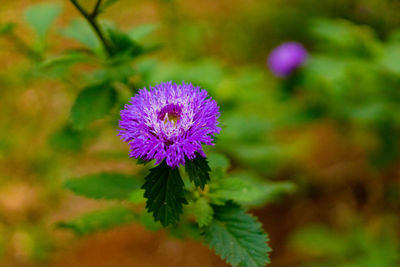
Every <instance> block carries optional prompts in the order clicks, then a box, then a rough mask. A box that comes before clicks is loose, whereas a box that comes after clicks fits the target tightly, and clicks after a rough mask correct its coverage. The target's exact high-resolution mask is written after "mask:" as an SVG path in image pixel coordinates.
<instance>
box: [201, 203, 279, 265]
mask: <svg viewBox="0 0 400 267" xmlns="http://www.w3.org/2000/svg"><path fill="white" fill-rule="evenodd" d="M214 214H215V215H214V220H213V222H212V223H211V224H210V225H209V226H208V227H207V228H206V229H205V231H204V241H205V243H207V244H208V246H209V247H210V248H212V249H214V250H215V252H216V254H218V255H219V256H221V258H222V259H224V260H226V262H227V263H229V264H231V265H232V266H240V267H261V266H265V265H266V264H267V263H269V257H268V252H270V251H271V248H270V247H269V246H268V245H267V241H268V238H267V235H266V234H265V233H264V232H263V230H262V227H261V224H260V223H259V222H258V221H257V219H256V218H255V217H253V216H252V215H250V214H247V213H246V212H245V210H243V209H242V208H240V207H239V206H237V205H235V204H233V203H227V204H226V205H224V206H214Z"/></svg>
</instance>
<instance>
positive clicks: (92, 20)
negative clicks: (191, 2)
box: [70, 0, 112, 56]
mask: <svg viewBox="0 0 400 267" xmlns="http://www.w3.org/2000/svg"><path fill="white" fill-rule="evenodd" d="M70 2H71V3H72V4H73V5H74V6H75V7H76V9H78V11H79V12H80V13H81V14H82V16H83V17H84V18H85V19H86V20H87V21H88V23H89V24H90V26H91V27H92V28H93V30H94V31H95V33H96V34H97V36H98V37H99V39H100V41H101V42H102V44H103V47H104V49H105V50H106V52H107V54H108V55H109V56H112V50H111V46H110V44H109V43H108V41H107V40H106V38H105V37H104V34H103V33H102V31H101V29H100V26H99V24H98V23H97V20H96V16H97V14H98V10H99V7H100V4H101V0H97V2H96V6H95V7H94V9H93V12H92V13H91V14H89V13H88V12H87V11H86V10H85V9H84V8H83V7H82V6H81V5H80V4H79V3H78V1H77V0H70Z"/></svg>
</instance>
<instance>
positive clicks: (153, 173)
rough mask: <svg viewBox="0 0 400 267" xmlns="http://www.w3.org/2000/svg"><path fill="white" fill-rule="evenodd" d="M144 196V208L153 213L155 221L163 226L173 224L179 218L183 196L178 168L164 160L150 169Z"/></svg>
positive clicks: (184, 202) (182, 186) (146, 178)
mask: <svg viewBox="0 0 400 267" xmlns="http://www.w3.org/2000/svg"><path fill="white" fill-rule="evenodd" d="M145 180H146V182H145V184H144V185H143V186H142V189H144V190H145V193H144V197H145V198H147V202H146V208H147V210H148V211H149V212H151V213H153V217H154V220H155V221H160V222H161V224H162V225H163V226H167V225H169V224H174V223H176V222H177V221H178V220H179V217H180V215H181V213H182V206H183V204H187V202H186V199H185V198H184V184H183V181H182V178H181V176H180V174H179V170H178V168H175V169H172V168H171V167H169V166H168V165H167V163H166V162H165V160H164V161H163V162H162V163H160V164H159V165H158V166H156V167H154V168H152V169H150V173H149V175H147V176H146V177H145Z"/></svg>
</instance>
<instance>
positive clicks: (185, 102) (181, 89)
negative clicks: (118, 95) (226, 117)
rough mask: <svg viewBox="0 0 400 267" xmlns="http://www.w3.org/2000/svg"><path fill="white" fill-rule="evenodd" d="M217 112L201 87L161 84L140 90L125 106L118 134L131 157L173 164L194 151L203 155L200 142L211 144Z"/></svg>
mask: <svg viewBox="0 0 400 267" xmlns="http://www.w3.org/2000/svg"><path fill="white" fill-rule="evenodd" d="M219 115H220V113H219V107H218V106H217V102H215V101H214V100H213V99H211V98H209V97H208V93H207V91H205V90H202V89H200V87H198V86H197V87H194V86H193V85H192V84H190V83H189V84H185V83H182V84H179V85H178V84H176V83H174V84H173V83H172V82H167V83H161V84H158V85H156V86H155V87H150V90H147V89H146V88H143V89H141V90H139V92H138V93H137V94H136V95H135V96H134V97H132V99H131V101H130V104H127V105H125V108H124V109H123V110H121V120H120V121H119V127H120V128H121V129H120V130H119V134H118V135H119V136H120V137H121V139H122V140H124V141H125V142H128V143H129V145H130V148H131V151H130V156H131V157H135V158H141V159H143V160H146V161H148V160H152V159H155V160H156V164H158V163H161V162H162V161H163V160H164V159H165V160H166V163H167V164H168V165H169V166H171V167H176V166H178V165H179V164H182V165H184V164H185V158H186V157H187V158H188V159H194V158H195V157H196V152H197V153H199V154H200V155H201V156H203V157H205V156H206V155H205V154H204V152H203V148H202V144H206V145H213V144H212V141H213V136H214V134H216V133H219V132H220V128H219V127H217V125H218V121H217V119H218V117H219Z"/></svg>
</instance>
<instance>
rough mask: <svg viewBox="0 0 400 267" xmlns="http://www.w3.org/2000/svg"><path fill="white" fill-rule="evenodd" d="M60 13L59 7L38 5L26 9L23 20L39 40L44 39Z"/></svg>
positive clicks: (55, 5)
mask: <svg viewBox="0 0 400 267" xmlns="http://www.w3.org/2000/svg"><path fill="white" fill-rule="evenodd" d="M60 12H61V5H59V4H55V3H40V4H36V5H32V6H30V7H28V8H27V9H26V11H25V20H26V21H27V22H28V24H29V25H30V26H31V27H32V28H33V29H34V30H35V32H36V34H37V36H38V37H39V38H44V37H45V35H46V33H47V31H48V29H49V28H50V26H51V24H52V23H53V21H54V20H55V19H56V18H57V16H58V15H59V14H60Z"/></svg>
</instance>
